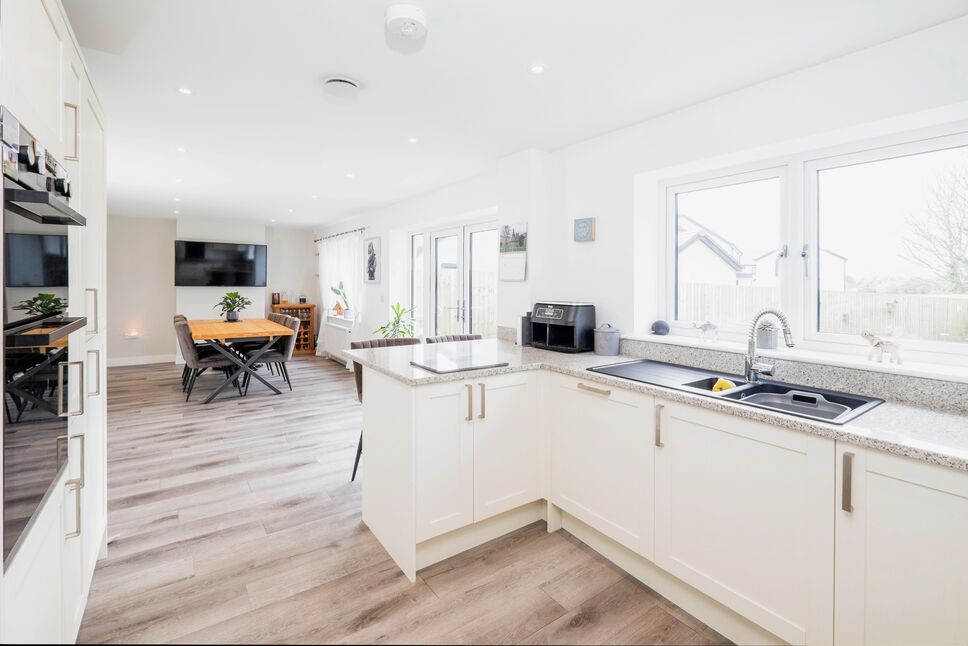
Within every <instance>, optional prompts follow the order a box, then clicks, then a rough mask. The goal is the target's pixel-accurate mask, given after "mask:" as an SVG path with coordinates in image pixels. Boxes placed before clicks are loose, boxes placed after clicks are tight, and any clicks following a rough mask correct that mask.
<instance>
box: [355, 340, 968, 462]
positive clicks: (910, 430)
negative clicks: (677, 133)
mask: <svg viewBox="0 0 968 646" xmlns="http://www.w3.org/2000/svg"><path fill="white" fill-rule="evenodd" d="M432 345H436V346H437V347H436V348H434V349H433V350H429V352H433V353H435V354H436V355H437V357H438V359H444V358H446V359H449V360H450V361H453V362H454V363H456V364H462V365H484V364H495V363H505V362H506V363H507V364H508V365H507V366H504V367H500V368H486V369H482V370H470V371H466V372H454V373H448V374H436V373H433V372H430V371H427V370H423V369H421V368H417V367H415V366H412V365H410V361H411V360H414V359H415V358H423V357H424V356H425V353H427V352H428V348H431V347H432ZM432 345H423V346H401V347H393V348H374V349H369V350H347V351H344V353H345V354H346V355H347V356H348V357H350V358H352V360H353V361H358V362H359V363H361V364H362V365H364V366H366V367H368V368H372V369H373V370H376V371H378V372H381V373H383V374H386V375H388V376H390V377H393V378H394V379H397V380H399V381H401V382H403V383H406V384H409V385H411V386H422V385H426V384H438V383H445V382H448V381H461V380H464V379H476V378H480V377H488V376H492V375H501V374H507V373H511V372H520V371H522V370H540V369H544V370H550V371H552V372H558V373H561V374H565V375H570V376H573V377H580V378H581V379H584V380H587V381H590V382H598V383H601V384H607V385H611V386H615V387H618V388H625V389H628V390H632V391H635V392H641V393H646V394H649V395H654V396H656V397H661V398H663V399H665V400H668V401H675V402H680V403H684V404H691V405H694V406H701V407H703V408H707V409H709V410H714V411H719V412H722V413H727V414H730V415H737V416H739V417H743V418H746V419H750V420H754V421H758V422H764V423H767V424H772V425H774V426H780V427H783V428H788V429H792V430H795V431H801V432H804V433H812V434H814V435H819V436H821V437H827V438H831V439H834V440H838V441H842V442H849V443H851V444H857V445H860V446H866V447H871V448H875V449H880V450H882V451H886V452H888V453H893V454H895V455H903V456H906V457H911V458H915V459H918V460H923V461H925V462H931V463H934V464H940V465H943V466H948V467H952V468H955V469H961V470H964V471H968V416H966V415H959V414H956V413H950V412H940V411H935V410H931V409H929V408H923V407H919V406H913V405H909V404H901V403H897V402H891V401H886V402H885V403H883V404H881V405H880V406H878V407H877V408H875V409H873V410H871V411H869V412H867V413H865V414H864V415H862V416H860V417H858V418H857V419H854V420H852V421H850V422H848V423H846V424H844V425H841V426H838V425H835V424H827V423H824V422H818V421H814V420H810V419H805V418H802V417H794V416H792V415H786V414H783V413H774V412H772V411H768V410H763V409H759V408H754V407H751V406H745V405H743V404H738V403H735V402H732V401H729V400H724V399H719V398H716V397H710V396H705V395H697V394H693V393H688V392H683V391H679V390H673V389H671V388H665V387H662V386H654V385H651V384H644V383H640V382H637V381H631V380H628V379H623V378H621V377H612V376H609V375H604V374H601V373H596V372H589V371H588V368H591V367H594V366H601V365H606V364H610V363H619V362H621V361H635V360H637V359H638V358H637V357H632V356H625V355H620V356H615V357H603V356H599V355H596V354H591V353H581V354H564V353H559V352H549V351H547V350H538V349H536V348H530V347H525V348H522V347H520V346H518V345H515V344H513V343H510V342H507V341H498V340H496V339H485V340H482V341H466V342H460V343H443V344H432ZM464 362H470V363H464Z"/></svg>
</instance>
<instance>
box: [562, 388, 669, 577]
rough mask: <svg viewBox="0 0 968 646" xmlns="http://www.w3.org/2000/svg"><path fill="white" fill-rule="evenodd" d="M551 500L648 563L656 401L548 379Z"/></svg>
mask: <svg viewBox="0 0 968 646" xmlns="http://www.w3.org/2000/svg"><path fill="white" fill-rule="evenodd" d="M545 416H546V417H547V419H548V420H549V428H548V437H549V443H550V465H551V467H550V468H551V479H550V487H551V491H550V499H551V502H552V503H553V504H555V505H557V506H558V507H560V508H561V509H563V510H564V511H566V512H568V513H569V514H571V515H572V516H575V517H576V518H578V519H579V520H581V521H583V522H584V523H586V524H588V525H590V526H591V527H593V528H595V529H597V530H598V531H600V532H602V533H603V534H605V535H606V536H608V537H610V538H612V539H614V540H615V541H617V542H619V543H621V544H622V545H624V546H625V547H628V548H629V549H631V550H634V551H636V552H638V553H640V554H642V555H644V556H646V557H647V558H650V559H651V558H652V553H653V516H652V501H653V449H654V447H653V443H652V437H653V428H654V426H653V424H654V419H653V418H654V408H653V399H652V397H650V396H647V395H643V394H641V393H634V392H631V391H628V390H623V389H619V388H611V387H608V386H603V385H601V384H598V383H595V382H592V381H581V380H579V379H575V378H573V377H566V376H564V375H550V378H549V380H548V382H547V390H546V393H545Z"/></svg>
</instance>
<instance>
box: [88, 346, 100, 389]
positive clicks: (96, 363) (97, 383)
mask: <svg viewBox="0 0 968 646" xmlns="http://www.w3.org/2000/svg"><path fill="white" fill-rule="evenodd" d="M87 354H88V355H92V354H93V355H94V392H91V391H88V393H87V394H88V396H90V397H96V396H97V395H100V394H101V350H100V349H97V350H88V351H87Z"/></svg>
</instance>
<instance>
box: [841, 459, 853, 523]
mask: <svg viewBox="0 0 968 646" xmlns="http://www.w3.org/2000/svg"><path fill="white" fill-rule="evenodd" d="M843 464H844V468H843V474H842V479H841V483H840V487H841V489H840V508H841V509H842V510H843V511H846V512H847V513H848V514H849V513H851V512H852V511H854V505H853V501H852V500H851V497H852V491H851V490H852V487H853V481H854V454H853V453H850V452H848V451H845V452H844V463H843Z"/></svg>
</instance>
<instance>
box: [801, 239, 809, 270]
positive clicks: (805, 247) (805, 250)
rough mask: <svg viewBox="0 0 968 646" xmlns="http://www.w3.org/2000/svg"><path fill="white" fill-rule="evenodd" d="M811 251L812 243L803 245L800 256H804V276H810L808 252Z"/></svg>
mask: <svg viewBox="0 0 968 646" xmlns="http://www.w3.org/2000/svg"><path fill="white" fill-rule="evenodd" d="M809 251H810V245H808V244H805V245H803V249H801V250H800V257H801V258H803V277H804V278H810V260H809V253H808V252H809Z"/></svg>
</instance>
